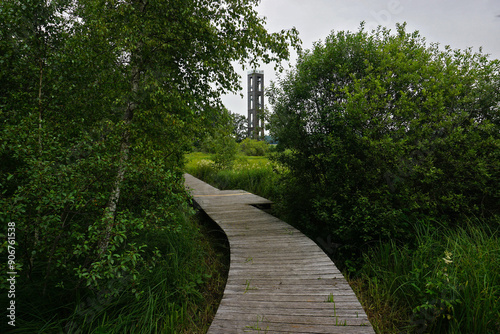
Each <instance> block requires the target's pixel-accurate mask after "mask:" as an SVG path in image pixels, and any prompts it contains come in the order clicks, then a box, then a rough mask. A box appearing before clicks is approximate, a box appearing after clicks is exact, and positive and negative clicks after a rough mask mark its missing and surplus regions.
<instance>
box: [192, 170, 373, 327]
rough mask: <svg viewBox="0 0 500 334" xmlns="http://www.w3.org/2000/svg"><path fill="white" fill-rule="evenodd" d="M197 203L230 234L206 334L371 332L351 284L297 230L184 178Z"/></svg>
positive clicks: (248, 200) (237, 196)
mask: <svg viewBox="0 0 500 334" xmlns="http://www.w3.org/2000/svg"><path fill="white" fill-rule="evenodd" d="M185 181H186V186H187V187H188V188H189V189H190V190H191V193H192V195H193V198H194V200H195V202H196V203H197V204H198V205H199V207H201V208H202V209H203V210H204V211H205V212H206V213H207V214H208V215H209V216H210V217H211V218H212V219H213V220H214V221H215V222H216V223H217V224H219V226H220V227H221V228H222V229H223V230H224V232H225V233H226V235H227V237H228V240H229V245H230V258H231V261H230V268H229V273H228V279H227V284H226V287H225V290H224V296H223V298H222V301H221V303H220V305H219V309H218V310H217V314H216V316H215V319H214V320H213V322H212V324H211V326H210V329H209V331H208V333H214V334H215V333H217V334H219V333H249V332H250V333H252V332H253V333H333V334H335V333H347V334H349V333H353V334H360V333H370V334H372V333H374V331H373V328H372V327H371V325H370V323H369V321H368V319H367V316H366V313H365V312H364V311H363V309H362V307H361V305H360V303H359V301H358V299H357V298H356V296H355V295H354V292H353V291H352V289H351V288H350V286H349V284H348V283H347V281H345V279H344V277H343V276H342V274H341V273H340V271H339V270H338V269H337V268H336V267H335V265H334V264H333V262H331V260H330V259H329V258H328V256H327V255H326V254H325V253H324V252H323V251H322V250H321V249H320V248H319V247H318V246H317V245H316V244H315V243H314V242H313V241H312V240H310V239H309V238H307V237H306V236H305V235H303V234H302V233H301V232H300V231H299V230H297V229H295V228H293V227H292V226H290V225H288V224H286V223H285V222H283V221H281V220H279V219H277V218H276V217H273V216H271V215H269V214H268V213H265V212H263V211H261V210H259V209H258V208H256V207H253V206H251V205H252V204H265V205H268V204H271V202H270V201H269V200H267V199H265V198H262V197H259V196H256V195H254V194H251V193H247V192H245V191H242V190H231V191H221V190H218V189H216V188H214V187H211V186H209V185H207V184H206V183H204V182H202V181H200V180H198V179H196V178H194V177H192V176H191V175H188V174H186V175H185Z"/></svg>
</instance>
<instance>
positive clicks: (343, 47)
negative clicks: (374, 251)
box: [269, 26, 500, 262]
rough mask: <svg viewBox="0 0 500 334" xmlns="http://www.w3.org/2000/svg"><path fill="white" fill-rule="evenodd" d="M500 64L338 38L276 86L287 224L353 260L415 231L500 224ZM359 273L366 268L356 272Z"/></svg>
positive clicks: (400, 42) (407, 39)
mask: <svg viewBox="0 0 500 334" xmlns="http://www.w3.org/2000/svg"><path fill="white" fill-rule="evenodd" d="M499 72H500V61H498V60H494V61H490V60H488V58H487V57H486V56H484V55H482V54H474V53H472V52H471V51H470V50H467V51H463V52H462V51H452V50H451V49H450V48H446V49H445V50H444V51H442V50H441V49H439V48H438V47H437V46H436V45H431V46H427V45H425V42H424V40H423V39H422V38H421V37H420V36H419V35H418V33H407V32H406V31H405V26H398V29H397V32H396V34H394V35H391V34H390V32H389V31H388V30H386V29H383V28H380V29H379V30H377V31H374V32H373V33H367V32H365V31H364V30H363V29H362V28H361V29H360V31H359V32H357V33H351V32H338V33H334V34H332V35H330V36H329V37H327V39H326V40H325V42H324V43H317V44H315V46H314V48H313V49H312V50H310V51H306V52H304V53H302V54H301V55H300V57H299V60H298V64H297V66H296V68H295V69H294V70H292V71H290V72H289V73H288V75H287V76H286V77H284V78H283V79H281V80H280V82H279V85H274V86H272V87H271V90H270V96H269V101H270V103H271V104H272V105H273V109H274V114H272V115H271V118H270V133H271V136H272V137H273V138H275V139H276V140H277V141H278V143H279V144H278V150H279V151H280V152H279V153H278V154H275V155H274V156H275V159H276V160H277V161H278V162H279V163H281V164H282V165H283V166H285V167H286V170H287V175H286V176H285V177H284V180H283V182H282V184H283V185H284V187H285V189H287V192H286V193H285V194H284V197H283V198H284V201H285V206H286V210H284V212H286V213H288V216H287V218H286V220H287V221H289V222H292V223H294V224H296V225H299V226H300V227H302V229H304V230H306V231H310V232H311V233H316V234H320V235H329V236H330V237H331V238H332V240H334V241H335V243H337V244H341V246H340V247H339V248H338V249H337V250H336V252H337V253H336V254H338V255H345V256H347V257H350V258H351V260H354V261H355V259H356V257H357V258H359V256H353V254H358V255H359V252H360V250H362V249H363V248H366V247H367V246H368V245H369V244H370V243H371V242H372V241H374V240H389V239H399V240H407V241H411V240H412V238H413V236H412V235H411V234H409V233H407V231H408V227H409V224H410V223H412V222H415V221H419V220H422V219H426V220H438V221H440V222H442V223H443V224H447V225H448V226H455V225H460V224H463V223H464V222H465V221H466V217H471V216H477V217H482V218H483V219H482V222H484V223H489V224H491V225H494V224H495V222H498V220H497V219H498V218H496V217H498V215H499V214H500V211H499V210H500V206H499V205H498V204H499V203H500V192H499V191H498V189H500V170H499V169H498V163H499V161H500V131H499V121H498V120H499V101H500V97H499V92H500V89H499V87H500V80H499V77H498V73H499ZM358 262H359V261H358Z"/></svg>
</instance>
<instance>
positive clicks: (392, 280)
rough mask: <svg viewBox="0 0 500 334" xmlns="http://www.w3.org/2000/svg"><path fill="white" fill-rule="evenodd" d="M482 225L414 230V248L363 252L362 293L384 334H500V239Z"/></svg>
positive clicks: (389, 246)
mask: <svg viewBox="0 0 500 334" xmlns="http://www.w3.org/2000/svg"><path fill="white" fill-rule="evenodd" d="M481 226H484V225H482V224H480V223H475V224H472V223H470V224H469V226H468V227H466V228H458V229H456V230H450V229H442V230H436V229H431V228H429V227H428V226H426V225H425V224H419V225H417V226H415V233H416V235H417V244H416V247H409V246H400V245H397V244H396V243H395V242H389V243H386V244H381V245H379V246H378V247H377V248H375V249H373V250H372V251H371V252H370V253H369V254H365V259H364V260H365V266H364V268H363V269H362V277H363V278H362V279H361V280H360V281H358V282H357V283H358V292H359V293H360V294H361V295H362V299H364V303H365V304H366V305H369V307H368V313H369V315H370V317H371V321H372V323H373V324H374V327H375V328H376V329H378V331H379V332H383V333H400V332H401V329H404V330H405V331H406V332H410V333H499V332H500V320H499V319H500V240H499V238H498V234H497V233H496V232H494V231H491V230H490V229H488V228H487V227H481Z"/></svg>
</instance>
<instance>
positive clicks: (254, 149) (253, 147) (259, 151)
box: [240, 138, 269, 156]
mask: <svg viewBox="0 0 500 334" xmlns="http://www.w3.org/2000/svg"><path fill="white" fill-rule="evenodd" d="M240 151H241V152H242V153H243V154H244V155H247V156H264V155H266V154H267V152H268V151H269V144H268V143H267V142H265V141H263V140H256V139H250V138H245V139H244V140H243V141H242V142H241V143H240Z"/></svg>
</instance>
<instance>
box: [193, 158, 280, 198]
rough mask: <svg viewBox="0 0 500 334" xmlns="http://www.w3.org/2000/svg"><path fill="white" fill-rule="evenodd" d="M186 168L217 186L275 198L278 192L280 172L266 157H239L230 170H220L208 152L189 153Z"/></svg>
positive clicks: (222, 188)
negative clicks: (275, 169)
mask: <svg viewBox="0 0 500 334" xmlns="http://www.w3.org/2000/svg"><path fill="white" fill-rule="evenodd" d="M186 160H187V164H186V171H187V172H188V173H190V174H192V175H193V176H195V177H197V178H200V179H202V180H204V181H205V182H207V183H209V184H211V185H213V186H214V187H216V188H218V189H221V190H227V189H243V190H246V191H249V192H252V193H255V194H258V195H260V196H263V197H265V198H268V199H271V200H273V199H274V198H275V196H276V195H277V189H278V183H279V182H278V175H277V174H276V173H274V172H273V166H272V164H271V163H270V162H269V159H268V158H267V157H264V156H238V157H237V158H236V161H235V163H234V164H233V166H232V168H231V169H222V170H220V169H217V168H216V166H215V164H214V163H213V161H212V160H210V155H209V154H204V153H199V152H196V153H191V154H188V155H187V156H186Z"/></svg>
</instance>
